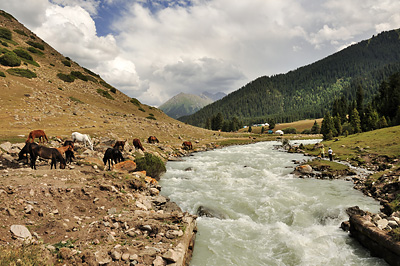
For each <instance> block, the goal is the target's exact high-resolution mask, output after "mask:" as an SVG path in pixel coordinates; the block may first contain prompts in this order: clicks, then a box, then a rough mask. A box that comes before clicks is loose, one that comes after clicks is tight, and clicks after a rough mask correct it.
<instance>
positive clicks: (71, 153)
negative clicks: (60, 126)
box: [63, 140, 75, 163]
mask: <svg viewBox="0 0 400 266" xmlns="http://www.w3.org/2000/svg"><path fill="white" fill-rule="evenodd" d="M63 146H64V147H65V146H71V149H67V150H66V151H65V160H66V162H67V163H72V159H75V154H74V142H73V141H72V140H66V141H65V142H64V144H63Z"/></svg>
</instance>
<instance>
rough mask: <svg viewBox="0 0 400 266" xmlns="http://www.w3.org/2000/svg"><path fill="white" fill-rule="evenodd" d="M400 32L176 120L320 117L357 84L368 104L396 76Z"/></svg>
mask: <svg viewBox="0 0 400 266" xmlns="http://www.w3.org/2000/svg"><path fill="white" fill-rule="evenodd" d="M399 32H400V31H399V30H398V29H397V30H391V31H385V32H382V33H379V34H378V35H376V36H372V38H370V39H368V40H364V41H361V42H359V43H357V44H353V45H351V46H349V47H347V48H345V49H343V50H341V51H339V52H337V53H334V54H332V55H330V56H328V57H326V58H323V59H321V60H318V61H316V62H314V63H312V64H309V65H306V66H303V67H300V68H297V69H296V70H292V71H289V72H287V73H285V74H278V75H273V76H262V77H259V78H257V79H255V80H253V81H251V82H249V83H248V84H246V85H245V86H243V87H241V88H240V89H238V90H236V91H234V92H232V93H230V94H229V95H227V96H226V97H224V98H223V99H221V100H220V101H217V102H214V103H212V104H210V105H208V106H206V107H204V108H202V109H201V110H199V111H198V112H196V113H195V114H193V115H190V116H186V117H181V118H180V119H179V120H180V121H183V122H186V123H189V124H192V125H196V126H203V127H204V125H205V122H206V120H207V119H210V118H211V117H213V116H215V115H216V114H217V113H221V114H222V116H223V118H224V119H232V118H234V117H237V118H239V119H240V120H242V121H243V122H244V123H245V124H252V123H259V122H262V121H268V120H270V119H274V120H276V121H277V122H291V121H295V120H302V119H314V118H320V117H323V116H324V114H325V112H326V111H327V110H328V109H329V107H330V106H331V103H332V101H333V100H334V99H335V98H338V97H341V96H342V95H344V96H345V97H346V98H347V100H349V101H352V100H354V99H355V94H356V88H357V86H358V85H361V86H362V87H363V88H364V92H365V99H366V100H369V99H371V98H372V97H373V95H374V94H375V93H376V92H377V89H378V87H379V85H380V83H381V82H382V81H383V80H385V79H386V78H387V77H389V76H390V75H391V74H393V73H395V72H398V71H400V37H399V36H400V33H399Z"/></svg>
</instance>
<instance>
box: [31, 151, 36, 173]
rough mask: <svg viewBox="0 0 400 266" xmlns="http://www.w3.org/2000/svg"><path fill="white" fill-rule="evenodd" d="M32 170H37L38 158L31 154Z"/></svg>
mask: <svg viewBox="0 0 400 266" xmlns="http://www.w3.org/2000/svg"><path fill="white" fill-rule="evenodd" d="M31 168H32V169H35V170H36V156H35V155H33V154H31Z"/></svg>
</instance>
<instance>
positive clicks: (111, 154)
mask: <svg viewBox="0 0 400 266" xmlns="http://www.w3.org/2000/svg"><path fill="white" fill-rule="evenodd" d="M122 161H124V157H123V156H122V153H121V151H120V150H119V149H118V148H108V149H107V150H106V152H105V153H104V157H103V162H104V166H107V162H108V170H111V166H112V165H113V163H119V162H122Z"/></svg>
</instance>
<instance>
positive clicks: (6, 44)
mask: <svg viewBox="0 0 400 266" xmlns="http://www.w3.org/2000/svg"><path fill="white" fill-rule="evenodd" d="M0 43H1V45H3V46H4V47H8V43H6V42H3V41H1V40H0Z"/></svg>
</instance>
